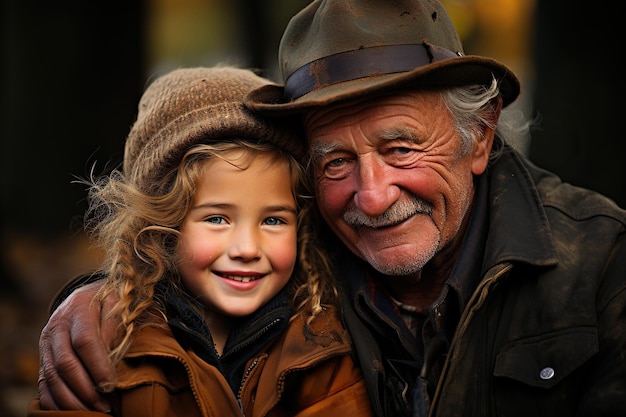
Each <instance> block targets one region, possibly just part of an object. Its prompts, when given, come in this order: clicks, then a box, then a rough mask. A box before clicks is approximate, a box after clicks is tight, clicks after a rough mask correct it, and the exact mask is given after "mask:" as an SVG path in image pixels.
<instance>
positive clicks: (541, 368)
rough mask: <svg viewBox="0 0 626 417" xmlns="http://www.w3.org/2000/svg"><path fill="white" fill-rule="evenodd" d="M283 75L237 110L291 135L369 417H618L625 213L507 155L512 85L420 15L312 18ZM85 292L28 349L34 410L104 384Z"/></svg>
mask: <svg viewBox="0 0 626 417" xmlns="http://www.w3.org/2000/svg"><path fill="white" fill-rule="evenodd" d="M279 55H280V67H281V70H282V73H283V81H284V85H275V86H268V87H264V88H262V89H260V90H257V91H255V92H253V93H252V94H251V95H250V96H249V97H248V105H249V107H251V108H252V109H255V110H256V111H258V112H260V113H262V114H265V115H266V116H267V117H294V116H295V117H298V116H299V117H302V120H303V123H304V126H305V128H306V137H307V140H308V143H309V149H310V156H311V175H313V176H314V180H315V184H316V194H317V198H318V204H319V208H320V212H321V214H322V216H323V217H324V219H325V220H326V223H327V224H328V226H329V228H330V230H331V231H332V232H333V233H329V234H328V241H327V242H324V244H328V245H334V247H335V253H336V259H335V261H336V264H337V271H338V275H339V280H340V281H341V282H340V284H341V286H342V288H341V293H342V296H343V300H342V303H343V314H344V320H345V323H346V326H347V327H348V329H349V331H350V333H351V335H352V337H353V339H354V348H355V353H356V356H357V358H358V361H359V364H360V366H361V367H362V369H363V372H364V374H365V376H366V378H367V381H368V390H369V394H370V397H371V399H372V403H373V407H374V412H375V413H376V415H378V416H401V415H407V416H427V415H430V416H504V415H506V416H529V415H532V416H592V415H593V416H600V415H606V416H608V415H611V416H617V415H626V325H625V324H624V323H626V308H625V306H626V228H625V226H626V212H625V211H624V210H622V209H620V208H619V207H617V206H616V205H615V204H614V203H613V202H611V201H610V200H608V199H607V198H605V197H603V196H601V195H599V194H596V193H594V192H592V191H589V190H584V189H581V188H576V187H573V186H571V185H568V184H564V183H562V182H561V181H560V180H559V178H558V177H556V176H555V175H553V174H551V173H549V172H546V171H544V170H541V169H539V168H537V167H535V166H533V165H532V164H531V163H529V162H528V161H527V160H526V159H525V158H524V157H523V156H522V155H520V154H519V153H517V152H516V151H515V150H514V149H512V148H511V146H510V145H509V144H508V143H507V139H508V138H507V137H506V135H505V128H506V127H507V126H506V125H505V122H506V121H505V120H503V117H501V116H502V115H501V110H502V108H503V107H506V106H507V105H509V104H510V103H511V102H512V101H514V100H515V99H516V97H517V96H518V94H519V83H518V81H517V78H516V77H515V76H514V75H513V74H512V73H511V71H510V70H509V69H507V68H506V67H505V66H504V65H502V64H501V63H499V62H497V61H494V60H492V59H489V58H486V57H479V56H466V55H464V53H463V49H462V46H461V43H460V41H459V39H458V36H457V34H456V32H455V30H454V28H453V25H452V24H451V22H450V20H449V18H448V16H447V14H446V12H445V10H444V8H443V7H442V6H441V5H440V4H439V3H437V2H436V1H432V0H430V1H428V0H412V1H408V0H407V1H376V0H323V1H313V2H312V3H311V4H310V5H309V6H308V7H306V8H305V9H304V10H302V11H301V12H300V13H299V14H297V15H296V16H295V17H294V18H293V19H292V20H291V22H290V24H289V25H288V27H287V29H286V31H285V34H284V36H283V40H282V42H281V47H280V53H279ZM510 131H514V130H512V129H509V132H510ZM336 238H338V239H336ZM94 287H97V283H96V284H91V285H88V286H85V287H83V288H81V289H80V290H76V291H75V292H74V293H73V294H72V295H71V296H69V297H68V298H67V299H66V300H65V301H64V302H63V304H61V306H60V308H58V309H57V311H56V312H55V313H54V314H53V315H52V317H51V319H50V322H49V324H48V325H47V326H46V328H44V331H43V332H42V338H41V350H42V369H41V376H42V378H41V382H40V389H41V393H42V404H44V405H45V404H46V403H47V404H48V405H49V406H50V407H54V406H61V407H82V406H95V405H94V403H95V401H96V399H97V395H96V391H95V390H94V389H93V388H92V385H93V382H91V381H94V382H95V383H96V384H101V383H102V382H103V381H107V380H111V379H112V378H114V375H113V374H112V372H113V371H112V370H110V369H109V368H108V367H107V366H106V359H104V358H105V357H106V354H105V352H104V351H103V350H102V342H101V341H100V339H99V338H98V337H97V334H96V333H95V332H94V330H93V329H92V327H93V326H94V323H100V312H99V311H98V309H94V308H92V309H91V311H90V310H88V309H87V307H86V306H85V305H86V304H87V301H86V300H90V299H91V296H92V294H93V291H94ZM112 325H113V324H112V323H111V321H110V320H104V321H103V324H102V326H103V329H104V333H105V334H104V339H105V340H108V339H107V338H108V337H110V336H107V335H108V334H110V332H111V326H112ZM72 346H73V348H72ZM74 352H75V353H76V354H78V355H79V356H80V357H81V358H82V363H84V364H85V365H84V366H87V369H88V371H87V370H86V369H84V368H83V365H82V364H81V363H80V362H78V359H77V358H76V357H74ZM88 372H89V374H91V375H92V377H91V380H90V379H89V375H88ZM72 391H73V393H72Z"/></svg>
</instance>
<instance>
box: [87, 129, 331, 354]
mask: <svg viewBox="0 0 626 417" xmlns="http://www.w3.org/2000/svg"><path fill="white" fill-rule="evenodd" d="M233 150H245V153H246V154H247V155H248V156H249V160H251V159H252V158H254V156H255V155H258V154H259V153H265V154H270V155H273V157H274V159H273V161H275V162H276V161H286V162H287V163H288V165H289V170H290V172H291V183H292V191H293V195H294V198H295V200H296V203H297V208H298V213H297V232H298V233H297V234H298V253H297V262H296V268H295V270H294V273H293V276H292V278H291V279H290V281H289V283H288V284H287V285H288V287H287V288H288V291H289V293H290V295H291V297H292V301H293V307H294V311H295V312H296V315H303V316H305V317H307V320H308V321H309V322H310V320H311V319H312V318H313V317H314V316H315V315H316V314H318V313H319V312H320V311H321V310H322V309H323V308H324V306H325V305H336V304H337V290H336V287H335V281H334V278H333V275H332V272H331V267H330V262H329V259H328V256H327V254H326V253H325V252H324V251H323V249H322V248H321V247H319V245H318V242H317V236H316V230H318V225H319V222H320V216H319V214H318V213H317V207H316V205H315V200H314V199H313V197H312V193H311V184H310V183H309V179H308V178H309V177H308V175H306V172H305V170H304V168H303V167H302V165H301V164H300V163H299V162H298V161H297V160H296V159H295V158H294V157H293V156H292V155H291V154H289V153H287V152H285V151H282V150H281V149H278V148H277V147H276V145H273V144H270V143H253V142H251V141H247V140H241V139H232V140H221V141H213V142H212V143H210V144H201V145H196V146H193V147H192V148H190V149H189V150H188V151H187V152H186V153H185V155H184V157H183V158H182V159H181V161H180V163H179V164H178V165H177V166H176V167H175V168H173V169H172V170H170V171H169V172H167V173H166V174H165V175H163V176H162V177H160V179H159V180H158V181H154V183H153V184H151V186H150V189H149V190H147V191H148V193H147V192H146V191H142V188H141V187H138V186H137V185H136V184H133V182H132V180H131V179H129V178H126V177H125V176H124V174H123V173H122V172H120V171H117V170H115V171H113V173H111V174H110V175H109V176H106V177H104V178H101V179H99V180H94V179H91V180H90V181H87V184H88V185H89V208H88V210H87V212H86V214H85V220H86V221H85V227H86V230H87V231H88V232H89V233H90V235H91V236H92V237H93V238H94V239H95V240H96V242H97V243H98V244H99V245H101V246H102V248H103V249H104V250H105V254H106V256H105V261H104V263H103V265H102V271H101V272H102V273H103V274H105V275H106V276H107V278H106V280H105V284H104V285H103V286H102V288H101V289H100V292H99V294H98V297H97V299H99V300H100V301H102V300H104V299H105V298H106V297H107V296H109V295H111V294H114V295H115V296H116V297H117V302H116V303H115V306H114V307H113V309H112V310H111V311H110V313H109V314H110V315H112V316H116V317H119V318H121V321H120V324H119V329H118V330H119V333H118V338H117V339H116V342H115V343H114V345H113V347H112V348H111V351H110V357H111V359H112V360H113V361H114V362H117V361H118V360H120V359H121V357H122V356H123V355H124V353H125V352H126V350H127V348H128V346H129V345H130V343H131V341H132V337H133V334H134V332H135V331H136V330H137V329H139V328H141V327H142V326H144V325H154V324H155V323H163V320H154V318H155V316H161V317H165V311H164V308H163V307H162V305H161V304H160V303H158V302H157V300H156V299H155V286H156V285H157V283H159V282H160V281H161V280H165V279H171V280H173V282H172V284H173V285H174V287H175V288H178V289H179V290H180V288H181V285H180V282H179V281H180V278H179V275H178V272H177V264H178V259H177V245H178V237H179V230H180V227H181V225H182V223H183V220H184V218H185V216H186V214H187V211H188V210H189V208H190V206H191V204H192V202H193V198H194V194H195V191H196V183H197V181H198V179H199V177H200V175H201V171H202V166H203V165H204V164H203V162H206V161H208V160H210V159H212V158H223V159H226V160H228V158H227V156H225V154H226V153H228V152H229V151H233ZM231 163H232V162H231ZM237 166H239V165H237ZM180 291H181V292H182V290H180Z"/></svg>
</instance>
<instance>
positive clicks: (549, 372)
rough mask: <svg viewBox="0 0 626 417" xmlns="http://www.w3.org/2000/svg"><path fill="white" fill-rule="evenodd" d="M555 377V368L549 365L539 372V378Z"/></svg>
mask: <svg viewBox="0 0 626 417" xmlns="http://www.w3.org/2000/svg"><path fill="white" fill-rule="evenodd" d="M553 377H554V369H552V368H550V367H549V366H548V367H546V368H543V369H542V370H541V372H539V378H541V379H552V378H553Z"/></svg>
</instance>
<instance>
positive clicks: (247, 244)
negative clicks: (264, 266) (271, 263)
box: [228, 227, 261, 261]
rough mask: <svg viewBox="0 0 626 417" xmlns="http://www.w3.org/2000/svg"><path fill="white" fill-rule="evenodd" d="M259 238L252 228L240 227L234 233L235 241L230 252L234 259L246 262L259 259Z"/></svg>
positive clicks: (229, 254)
mask: <svg viewBox="0 0 626 417" xmlns="http://www.w3.org/2000/svg"><path fill="white" fill-rule="evenodd" d="M260 248H261V246H260V244H259V238H258V236H257V234H256V233H255V232H254V230H252V228H251V227H239V228H238V230H237V232H236V233H233V241H232V243H231V245H230V248H229V250H228V256H229V257H230V258H232V259H240V260H244V261H248V260H254V259H258V258H259V257H260V256H261V250H260Z"/></svg>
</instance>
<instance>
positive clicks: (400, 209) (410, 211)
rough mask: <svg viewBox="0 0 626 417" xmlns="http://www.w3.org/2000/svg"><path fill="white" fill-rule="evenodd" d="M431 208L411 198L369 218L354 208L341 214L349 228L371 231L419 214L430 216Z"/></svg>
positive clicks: (417, 198) (427, 204)
mask: <svg viewBox="0 0 626 417" xmlns="http://www.w3.org/2000/svg"><path fill="white" fill-rule="evenodd" d="M432 212H433V208H432V206H431V205H430V204H429V203H428V202H426V201H425V200H423V199H421V198H419V197H416V196H412V197H411V199H409V200H403V201H397V202H395V203H394V204H393V205H392V206H391V207H389V208H388V209H387V210H386V211H385V212H384V213H383V214H381V215H380V216H376V217H370V216H368V215H367V214H364V213H363V212H362V211H360V210H359V209H357V208H356V207H350V208H348V209H347V210H346V211H345V212H344V213H343V216H342V218H343V220H344V221H345V222H346V223H347V224H349V225H350V226H365V227H370V228H372V229H375V228H378V227H387V226H393V225H395V224H398V223H400V222H403V221H404V220H406V219H408V218H409V217H411V216H414V215H416V214H419V213H423V214H428V215H431V214H432Z"/></svg>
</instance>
